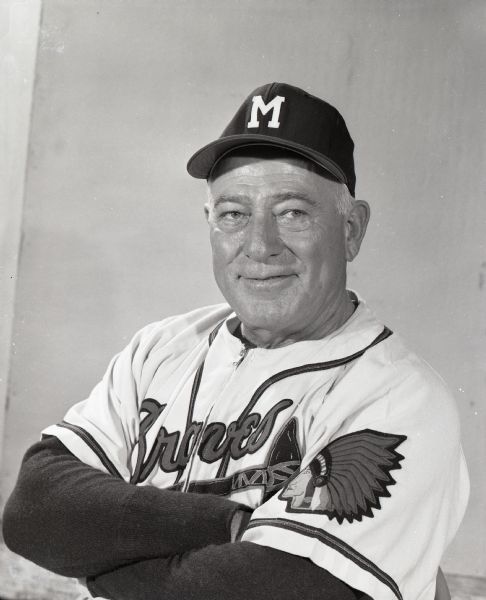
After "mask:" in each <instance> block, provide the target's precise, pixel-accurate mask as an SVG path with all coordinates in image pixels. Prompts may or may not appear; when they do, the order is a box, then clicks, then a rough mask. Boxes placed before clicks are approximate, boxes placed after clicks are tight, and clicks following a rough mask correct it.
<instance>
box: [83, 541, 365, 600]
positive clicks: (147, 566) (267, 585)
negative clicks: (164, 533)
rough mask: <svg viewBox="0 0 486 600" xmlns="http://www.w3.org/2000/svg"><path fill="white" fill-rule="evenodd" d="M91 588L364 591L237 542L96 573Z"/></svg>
mask: <svg viewBox="0 0 486 600" xmlns="http://www.w3.org/2000/svg"><path fill="white" fill-rule="evenodd" d="M88 589H89V591H90V593H91V594H92V595H93V596H94V597H101V598H107V599H108V600H180V599H181V598H184V600H200V599H201V598H204V600H225V599H227V598H231V600H248V599H249V598H251V599H252V600H267V598H279V600H302V598H305V600H356V599H357V598H359V597H360V596H361V594H360V593H359V592H356V591H355V590H353V589H352V588H350V587H348V586H347V585H346V584H345V583H343V582H342V581H340V580H339V579H337V578H336V577H334V576H333V575H332V574H331V573H329V572H328V571H326V570H325V569H321V568H320V567H318V566H316V565H315V564H313V563H312V562H311V561H310V560H308V559H306V558H302V557H300V556H296V555H293V554H290V553H288V552H282V551H280V550H276V549H274V548H270V547H265V546H261V545H258V544H253V543H251V542H236V543H232V544H223V545H219V546H213V545H211V546H207V547H206V548H202V549H201V550H195V551H192V552H188V553H186V554H183V555H177V556H173V557H171V558H168V559H152V560H146V561H141V562H137V563H134V564H132V565H128V566H125V567H121V568H118V569H115V570H114V571H111V572H109V573H105V574H102V575H99V576H97V577H92V578H90V579H89V580H88Z"/></svg>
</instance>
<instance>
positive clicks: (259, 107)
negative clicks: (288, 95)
mask: <svg viewBox="0 0 486 600" xmlns="http://www.w3.org/2000/svg"><path fill="white" fill-rule="evenodd" d="M252 102H253V106H252V107H251V117H250V120H249V121H248V125H247V128H248V129H251V128H253V127H259V126H260V122H259V121H258V111H261V113H262V115H266V114H267V113H268V112H269V111H272V118H271V119H270V120H269V121H268V127H271V128H272V129H278V128H279V127H280V121H279V117H280V108H281V107H282V103H283V102H285V98H284V96H275V98H274V99H273V100H271V101H270V102H269V103H268V104H265V102H263V98H262V97H261V96H253V98H252Z"/></svg>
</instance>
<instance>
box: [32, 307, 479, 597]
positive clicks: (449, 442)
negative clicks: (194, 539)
mask: <svg viewBox="0 0 486 600" xmlns="http://www.w3.org/2000/svg"><path fill="white" fill-rule="evenodd" d="M237 324H238V319H237V318H236V316H235V315H234V313H232V312H231V309H230V308H229V307H228V306H227V305H224V304H222V305H216V306H211V307H205V308H201V309H198V310H195V311H193V312H190V313H188V314H185V315H180V316H176V317H171V318H169V319H165V320H164V321H161V322H159V323H154V324H151V325H149V326H147V327H145V328H144V329H142V330H141V331H139V332H138V333H137V334H136V335H135V336H134V338H133V339H132V341H131V342H130V343H129V345H128V346H127V347H126V348H125V349H124V350H123V351H122V352H121V353H120V354H119V355H117V356H116V357H115V358H114V359H113V360H112V362H111V363H110V365H109V368H108V370H107V372H106V374H105V376H104V378H103V380H102V381H101V382H100V383H99V384H98V385H97V386H96V387H95V388H94V390H93V392H92V393H91V395H90V396H89V398H88V399H87V400H85V401H83V402H81V403H79V404H77V405H76V406H74V407H73V408H71V409H70V410H69V411H68V413H67V414H66V417H65V419H64V421H63V422H61V423H59V424H57V425H53V426H51V427H48V428H47V429H46V430H45V431H44V432H43V433H44V434H46V435H54V436H56V437H57V438H58V439H59V440H60V441H61V442H62V443H63V444H64V445H65V446H66V447H67V448H68V449H69V450H70V451H71V452H72V453H73V454H74V455H75V456H77V457H78V458H79V459H80V460H82V461H83V462H85V463H87V464H89V465H91V466H94V467H97V468H98V469H101V470H104V471H106V472H108V473H111V474H113V475H115V476H118V477H120V478H123V479H124V480H125V481H129V482H131V483H132V484H134V485H152V486H156V487H160V488H170V489H175V490H180V491H181V492H196V493H209V494H216V495H221V496H225V497H228V498H231V499H232V500H235V501H237V502H240V503H243V504H246V505H247V506H249V507H251V508H252V509H254V512H253V515H252V519H251V521H250V523H249V525H248V527H247V529H246V531H245V533H244V534H243V538H242V539H243V540H245V541H250V542H254V543H256V544H261V545H264V546H271V547H273V548H275V549H279V550H283V551H285V552H288V553H291V554H296V555H299V556H303V557H307V558H309V559H310V560H311V561H312V562H313V563H315V564H316V565H318V566H320V567H322V568H324V569H326V570H328V571H329V572H330V573H332V574H333V575H335V576H336V577H338V578H339V579H341V580H342V581H344V582H346V583H348V584H349V585H350V586H352V587H354V588H357V589H360V590H362V591H363V592H365V593H366V594H368V595H369V596H371V597H372V598H374V599H375V600H379V599H383V600H388V599H392V598H398V599H402V598H403V599H404V600H419V599H420V600H422V599H423V600H428V599H430V600H431V599H432V598H433V595H434V589H435V578H436V572H437V567H438V564H439V561H440V558H441V556H442V553H443V551H444V549H445V547H446V546H447V544H448V543H449V541H450V540H451V539H452V537H453V535H454V533H455V532H456V530H457V528H458V526H459V523H460V520H461V518H462V516H463V513H464V510H465V506H466V503H467V497H468V477H467V472H466V468H465V463H464V458H463V455H462V451H461V447H460V442H459V426H458V417H457V413H456V409H455V406H454V402H453V400H452V398H451V396H450V394H449V392H448V391H447V389H446V387H445V386H444V384H443V382H442V381H441V379H440V378H439V377H438V376H437V375H436V374H435V373H434V372H433V371H432V369H431V368H430V367H429V366H428V365H426V364H425V363H424V362H423V361H421V360H420V359H419V358H417V357H416V356H415V355H414V354H412V353H411V352H409V351H408V350H407V349H406V348H405V346H404V345H403V343H402V341H401V340H400V338H399V336H397V335H396V334H394V333H392V332H391V331H390V330H389V329H388V328H386V327H384V326H383V325H382V324H381V323H379V321H378V320H377V319H376V318H375V317H374V316H373V314H372V312H371V311H370V310H369V308H368V307H367V306H366V304H365V303H364V302H363V301H360V302H359V304H358V306H357V308H356V310H355V312H354V314H353V315H352V317H351V318H350V319H349V320H348V321H347V322H346V323H345V324H344V326H343V327H341V328H340V329H339V330H337V331H335V332H333V333H332V334H331V335H329V336H327V337H326V338H324V339H321V340H313V341H301V342H296V343H294V344H291V345H288V346H283V347H280V348H274V349H265V348H255V347H251V346H250V345H249V344H246V343H245V342H244V341H242V340H241V339H239V338H238V337H237V336H235V335H234V329H235V326H236V325H237Z"/></svg>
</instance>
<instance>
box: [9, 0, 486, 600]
mask: <svg viewBox="0 0 486 600" xmlns="http://www.w3.org/2000/svg"><path fill="white" fill-rule="evenodd" d="M41 8H42V10H41ZM0 33H1V39H0V49H1V50H2V53H3V56H2V78H3V79H2V81H4V83H6V86H5V88H4V89H6V90H7V92H8V93H7V94H6V95H5V96H3V99H2V100H0V102H1V106H2V110H3V114H4V115H6V116H7V119H6V123H5V124H3V126H2V127H3V133H4V134H5V135H3V136H2V140H3V141H2V144H3V147H2V150H1V151H2V163H1V166H2V167H5V168H6V171H5V172H6V173H7V177H6V178H4V179H3V181H2V184H1V185H2V194H3V196H2V202H1V204H0V209H1V211H2V212H1V214H0V217H1V220H2V228H1V230H0V232H1V233H2V234H3V238H2V239H3V241H2V245H1V246H0V250H1V252H2V254H1V256H0V260H1V266H2V282H1V288H0V292H1V293H2V311H1V312H2V322H1V331H0V333H1V334H2V338H1V343H2V346H1V352H0V358H1V364H0V368H1V369H2V372H1V373H0V377H1V381H0V383H1V387H0V392H1V397H0V425H1V423H2V422H3V459H2V484H1V499H2V504H3V503H4V501H5V499H6V497H7V495H8V493H9V492H10V490H11V489H12V486H13V485H14V481H15V477H16V473H17V471H18V468H19V464H20V460H21V456H22V454H23V453H24V451H25V449H26V448H27V447H28V446H29V445H30V444H32V443H33V442H35V441H36V439H37V438H38V436H39V432H40V430H41V429H42V428H43V427H45V426H46V425H48V424H50V423H52V422H56V421H58V420H60V419H61V418H62V416H63V414H64V412H65V411H66V409H67V408H68V407H69V406H70V405H72V404H73V403H75V402H77V401H79V400H81V399H83V398H84V397H86V395H87V394H88V393H89V391H90V389H91V388H92V387H93V385H94V384H95V383H96V382H97V381H98V379H99V378H100V377H101V375H102V373H103V372H104V370H105V368H106V366H107V364H108V361H109V359H110V358H111V356H112V355H113V354H115V353H116V352H118V351H119V350H120V349H121V348H122V347H123V346H124V345H125V344H126V343H127V341H128V340H129V339H130V337H131V336H132V335H133V333H134V332H135V331H136V330H137V329H138V328H140V327H142V326H143V325H145V324H147V323H149V322H151V321H155V320H159V319H161V318H163V317H165V316H168V315H171V314H174V313H179V312H183V311H187V310H190V309H192V308H195V307H197V306H200V305H203V304H210V303H214V302H219V301H221V296H220V294H219V292H218V290H217V288H216V286H215V284H214V283H213V277H212V271H211V259H210V248H209V243H208V238H207V227H206V223H205V219H204V215H203V204H204V201H205V194H206V192H205V184H204V182H202V181H197V180H193V179H192V178H191V177H189V176H188V175H187V173H186V170H185V164H186V161H187V159H188V157H189V156H190V155H191V154H192V152H193V151H194V150H196V149H197V148H199V147H200V146H201V145H203V144H205V143H207V142H208V141H210V140H212V139H213V138H215V137H217V136H218V135H219V134H220V132H221V130H222V129H223V127H224V126H225V125H226V123H227V121H228V120H229V118H230V117H231V116H232V114H233V112H234V110H235V109H236V108H237V106H239V104H240V103H241V101H242V100H243V98H244V97H245V96H246V95H247V94H248V93H249V92H250V91H251V90H252V89H253V88H255V87H257V86H258V85H261V84H263V83H266V82H270V81H285V82H288V83H292V84H294V85H297V86H300V87H303V88H305V89H306V90H308V91H309V92H311V93H313V94H316V95H318V96H321V97H323V98H325V99H327V100H328V101H330V102H331V103H332V104H334V105H335V106H337V107H338V108H339V109H340V111H341V112H342V114H343V115H344V117H345V119H346V122H347V124H348V127H349V129H350V132H351V134H352V136H353V138H354V140H355V143H356V153H355V158H356V170H357V196H358V197H360V198H364V199H366V200H368V202H369V203H370V205H371V208H372V218H371V223H370V226H369V230H368V233H367V236H366V238H365V241H364V244H363V247H362V251H361V254H360V256H359V258H358V259H357V260H356V261H355V262H354V263H353V264H352V265H351V268H350V273H349V286H350V287H351V288H354V289H356V290H358V291H359V292H360V293H361V294H362V295H363V296H364V297H365V298H366V299H367V300H368V302H369V304H370V305H371V306H372V307H373V308H374V310H375V311H376V312H377V314H378V315H379V316H380V317H381V318H382V319H383V320H384V322H385V323H386V324H387V325H388V326H389V327H390V328H392V329H394V330H397V331H399V332H400V333H401V334H402V335H403V336H404V337H405V339H406V340H407V341H408V343H409V345H410V346H411V347H412V348H413V349H414V350H416V351H417V353H419V354H420V355H422V356H423V357H424V358H425V359H426V360H427V361H428V362H429V363H430V364H431V365H432V366H433V367H434V368H435V369H436V370H437V371H438V372H439V373H440V374H442V376H443V377H444V378H445V380H446V381H447V382H448V384H449V385H450V387H451V388H452V390H453V393H454V395H455V397H456V399H457V403H458V407H459V411H460V418H461V425H462V430H463V440H464V449H465V453H466V456H467V459H468V463H469V467H470V474H471V483H472V495H471V501H470V505H469V508H468V512H467V516H466V519H465V521H464V523H463V525H462V527H461V530H460V532H459V534H458V536H457V537H456V539H455V541H454V542H453V544H452V545H451V547H450V549H449V550H448V553H447V555H446V557H445V559H444V561H443V568H444V569H445V570H446V571H447V572H448V573H457V574H461V575H465V576H477V577H483V578H484V577H486V561H485V557H486V514H485V512H486V509H485V506H486V504H485V498H486V479H485V477H484V465H485V460H486V436H485V433H486V410H485V408H486V402H485V388H486V377H485V368H484V358H485V356H486V352H485V339H486V303H485V289H486V288H485V280H486V248H485V221H486V202H485V183H486V181H485V179H486V176H485V173H486V170H485V137H486V135H485V132H486V114H485V106H486V102H485V100H486V95H485V91H486V69H485V65H484V57H485V56H486V41H485V40H486V3H485V2H483V1H482V0H477V1H475V0H463V1H462V2H457V1H456V0H437V1H433V0H431V1H425V0H422V1H419V0H403V1H398V0H390V1H387V2H385V1H383V0H368V1H367V2H363V1H362V0H323V1H312V0H297V1H296V0H278V1H277V0H265V1H264V2H262V1H260V0H177V1H175V0H152V1H150V0H144V1H137V0H132V1H129V0H126V1H122V0H96V1H95V0H83V1H81V0H79V1H75V0H48V1H46V2H44V3H43V6H42V7H41V5H40V2H39V1H38V0H36V1H32V2H29V1H26V0H24V1H22V0H17V1H8V2H7V1H6V0H3V2H1V3H0ZM29 115H30V118H29ZM7 151H8V152H7ZM7 154H8V158H6V156H7ZM7 379H8V385H7ZM424 461H427V457H426V456H424ZM430 525H431V527H433V526H434V524H433V523H431V524H430ZM2 557H3V558H5V559H6V560H5V561H4V563H3V566H2V570H1V571H0V594H2V593H3V594H4V595H5V596H7V594H11V596H10V597H12V596H13V593H14V592H13V590H14V589H15V590H16V593H17V592H18V591H19V590H22V593H23V594H24V597H25V598H27V597H28V598H43V597H51V598H52V597H53V596H52V595H53V594H54V592H53V591H52V590H53V589H54V588H56V586H61V585H62V584H60V583H55V584H54V583H49V585H52V586H54V587H52V588H51V591H50V592H49V593H47V592H46V591H45V588H46V585H48V584H47V583H45V582H46V581H48V580H49V581H51V579H50V578H49V577H48V576H47V574H45V573H44V572H41V570H35V569H34V570H32V569H30V568H28V567H27V565H26V564H24V562H25V561H24V562H23V561H15V560H14V557H13V556H12V555H10V554H9V553H7V552H6V550H5V549H2V550H1V551H0V558H2ZM7 563H8V564H9V565H13V566H8V567H7ZM14 579H15V582H14ZM56 589H57V588H56ZM49 594H50V595H49ZM65 594H66V595H65V596H64V597H67V594H68V592H65ZM19 597H20V596H19Z"/></svg>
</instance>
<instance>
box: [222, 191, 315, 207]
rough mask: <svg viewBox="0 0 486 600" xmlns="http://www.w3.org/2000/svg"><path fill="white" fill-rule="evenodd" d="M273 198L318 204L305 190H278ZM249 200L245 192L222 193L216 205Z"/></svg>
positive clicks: (275, 199) (282, 200) (281, 200)
mask: <svg viewBox="0 0 486 600" xmlns="http://www.w3.org/2000/svg"><path fill="white" fill-rule="evenodd" d="M270 197H271V199H272V200H274V201H275V202H285V201H286V200H302V201H303V202H307V203H308V204H311V205H312V206H315V205H316V204H317V202H316V200H314V199H313V198H311V197H310V196H308V195H307V194H306V193H305V192H291V191H288V192H277V193H275V194H272V195H271V196H270ZM245 201H248V197H247V196H246V195H245V194H221V196H218V197H217V198H215V200H214V207H216V206H218V205H219V204H222V203H224V202H245Z"/></svg>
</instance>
